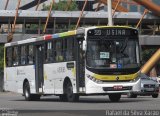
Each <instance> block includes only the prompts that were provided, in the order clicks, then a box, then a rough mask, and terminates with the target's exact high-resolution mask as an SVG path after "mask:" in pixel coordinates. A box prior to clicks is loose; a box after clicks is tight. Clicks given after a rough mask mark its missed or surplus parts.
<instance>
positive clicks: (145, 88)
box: [127, 74, 159, 98]
mask: <svg viewBox="0 0 160 116" xmlns="http://www.w3.org/2000/svg"><path fill="white" fill-rule="evenodd" d="M137 95H142V96H146V95H151V96H152V97H153V98H157V97H158V95H159V84H158V81H157V80H153V79H152V78H150V77H148V76H147V75H145V74H141V92H138V93H128V94H127V96H128V97H129V98H136V97H137Z"/></svg>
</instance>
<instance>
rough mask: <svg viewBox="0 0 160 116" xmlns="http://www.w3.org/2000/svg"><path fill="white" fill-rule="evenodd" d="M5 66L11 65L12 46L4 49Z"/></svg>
mask: <svg viewBox="0 0 160 116" xmlns="http://www.w3.org/2000/svg"><path fill="white" fill-rule="evenodd" d="M6 66H9V67H10V66H12V48H7V49H6Z"/></svg>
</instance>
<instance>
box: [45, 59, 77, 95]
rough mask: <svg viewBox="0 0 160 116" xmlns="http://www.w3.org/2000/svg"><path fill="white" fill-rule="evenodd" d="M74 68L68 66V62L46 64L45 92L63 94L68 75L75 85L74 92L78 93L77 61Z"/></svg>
mask: <svg viewBox="0 0 160 116" xmlns="http://www.w3.org/2000/svg"><path fill="white" fill-rule="evenodd" d="M71 63H73V64H74V66H73V67H72V68H67V63H66V62H61V63H52V64H45V65H44V93H45V94H63V83H64V79H65V78H66V77H68V78H69V79H70V81H71V83H72V86H73V92H74V93H76V92H77V91H76V72H75V62H74V61H73V62H71Z"/></svg>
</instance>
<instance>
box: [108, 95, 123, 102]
mask: <svg viewBox="0 0 160 116" xmlns="http://www.w3.org/2000/svg"><path fill="white" fill-rule="evenodd" d="M120 98H121V94H119V93H113V94H110V95H109V99H110V101H111V102H118V101H119V100H120Z"/></svg>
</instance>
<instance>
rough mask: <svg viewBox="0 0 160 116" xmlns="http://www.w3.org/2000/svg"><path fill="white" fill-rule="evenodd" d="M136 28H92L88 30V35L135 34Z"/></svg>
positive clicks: (136, 33)
mask: <svg viewBox="0 0 160 116" xmlns="http://www.w3.org/2000/svg"><path fill="white" fill-rule="evenodd" d="M136 35H138V32H137V30H133V29H117V28H116V29H115V28H114V29H112V28H111V29H93V30H89V31H88V36H136Z"/></svg>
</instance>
